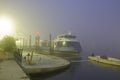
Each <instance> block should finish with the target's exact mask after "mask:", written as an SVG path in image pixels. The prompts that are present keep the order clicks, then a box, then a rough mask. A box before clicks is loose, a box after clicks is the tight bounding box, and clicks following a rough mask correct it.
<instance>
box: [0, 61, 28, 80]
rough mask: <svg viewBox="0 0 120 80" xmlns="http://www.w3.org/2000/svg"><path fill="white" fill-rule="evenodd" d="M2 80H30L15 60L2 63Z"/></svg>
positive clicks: (0, 71)
mask: <svg viewBox="0 0 120 80" xmlns="http://www.w3.org/2000/svg"><path fill="white" fill-rule="evenodd" d="M0 80H30V78H29V77H28V76H27V75H26V74H25V73H24V71H23V70H22V69H21V67H20V66H19V65H18V64H17V63H16V61H15V60H13V59H12V60H3V61H1V62H0Z"/></svg>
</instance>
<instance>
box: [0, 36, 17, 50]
mask: <svg viewBox="0 0 120 80" xmlns="http://www.w3.org/2000/svg"><path fill="white" fill-rule="evenodd" d="M0 47H1V48H2V49H3V50H4V51H7V52H13V51H14V50H15V49H16V42H15V39H14V38H13V37H11V36H5V37H4V38H3V39H2V40H1V41H0Z"/></svg>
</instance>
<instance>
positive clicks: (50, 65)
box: [22, 52, 70, 74]
mask: <svg viewBox="0 0 120 80" xmlns="http://www.w3.org/2000/svg"><path fill="white" fill-rule="evenodd" d="M27 53H28V52H23V57H24V56H25V55H27ZM26 59H27V58H26ZM32 62H33V63H34V64H33V65H28V64H26V61H25V60H24V59H23V60H22V67H23V68H24V69H25V72H26V73H28V74H29V73H44V72H49V71H55V70H58V69H62V68H65V67H67V66H69V65H70V62H69V61H68V60H65V59H62V58H60V57H56V56H51V55H42V54H37V53H34V55H33V59H32Z"/></svg>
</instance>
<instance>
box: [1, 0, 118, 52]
mask: <svg viewBox="0 0 120 80" xmlns="http://www.w3.org/2000/svg"><path fill="white" fill-rule="evenodd" d="M2 15H5V16H8V17H10V18H11V19H13V20H14V22H15V28H16V30H17V32H18V33H21V32H22V33H31V34H33V33H35V32H37V31H38V32H40V34H41V37H42V38H43V39H47V37H48V35H49V34H50V33H52V35H53V38H55V36H56V35H58V34H61V33H67V32H68V31H71V32H72V33H73V34H75V35H77V37H78V39H79V41H80V42H81V45H82V47H83V48H84V49H90V50H93V51H97V50H100V51H101V52H104V50H106V51H107V50H111V49H113V50H114V51H116V53H118V52H120V0H0V16H2Z"/></svg>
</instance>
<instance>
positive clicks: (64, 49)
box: [40, 33, 81, 56]
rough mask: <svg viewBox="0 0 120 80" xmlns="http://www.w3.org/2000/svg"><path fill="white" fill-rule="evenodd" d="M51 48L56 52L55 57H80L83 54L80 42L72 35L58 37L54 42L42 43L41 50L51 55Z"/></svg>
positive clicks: (44, 41)
mask: <svg viewBox="0 0 120 80" xmlns="http://www.w3.org/2000/svg"><path fill="white" fill-rule="evenodd" d="M50 42H51V43H50ZM50 44H51V45H50ZM50 47H51V50H52V51H53V52H54V55H57V56H62V55H64V56H78V55H79V53H80V52H81V45H80V42H79V41H78V40H77V38H76V36H75V35H72V34H71V33H68V34H60V35H57V37H56V38H55V39H54V40H51V41H49V40H42V41H41V42H40V48H41V50H42V51H43V50H44V51H45V52H47V51H48V53H49V51H50Z"/></svg>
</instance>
